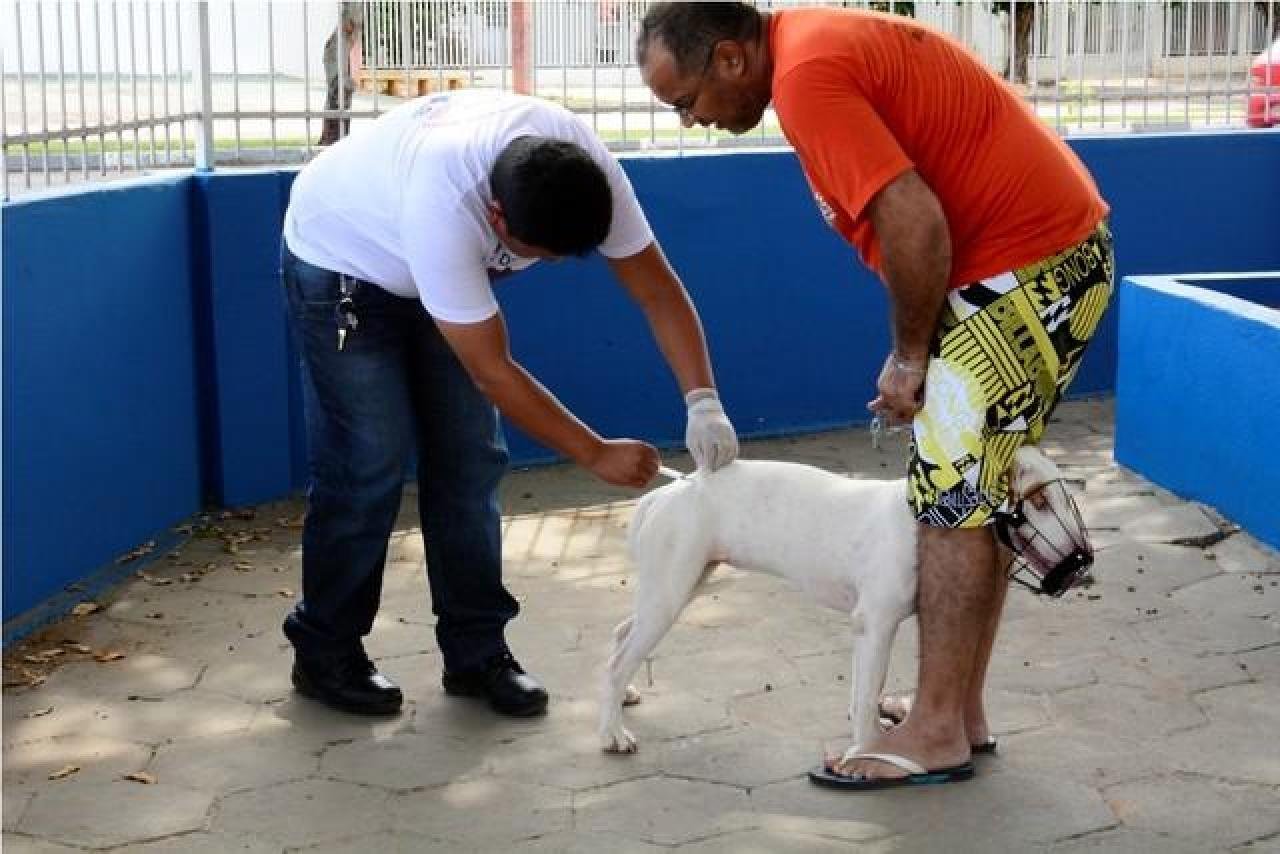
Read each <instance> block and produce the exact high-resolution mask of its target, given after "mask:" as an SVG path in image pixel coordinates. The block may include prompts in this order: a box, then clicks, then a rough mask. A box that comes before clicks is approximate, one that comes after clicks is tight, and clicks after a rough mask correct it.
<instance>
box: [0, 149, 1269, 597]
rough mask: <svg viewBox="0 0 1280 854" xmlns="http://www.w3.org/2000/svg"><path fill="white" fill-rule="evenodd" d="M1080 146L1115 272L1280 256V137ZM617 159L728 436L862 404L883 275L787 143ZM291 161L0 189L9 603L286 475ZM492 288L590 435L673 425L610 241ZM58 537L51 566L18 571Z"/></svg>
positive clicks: (527, 353) (842, 416)
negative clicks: (701, 355)
mask: <svg viewBox="0 0 1280 854" xmlns="http://www.w3.org/2000/svg"><path fill="white" fill-rule="evenodd" d="M1071 144H1072V145H1073V147H1075V148H1076V150H1077V151H1079V152H1080V154H1081V156H1082V157H1083V159H1084V160H1085V162H1086V163H1087V164H1088V165H1089V167H1090V169H1091V170H1092V171H1093V172H1094V174H1095V175H1096V176H1097V178H1098V181H1099V184H1100V185H1101V187H1102V190H1103V193H1104V194H1105V195H1106V196H1107V198H1108V199H1109V200H1110V202H1111V203H1112V206H1113V208H1114V212H1113V218H1112V224H1113V227H1114V230H1115V232H1116V236H1117V250H1118V251H1117V255H1118V266H1119V270H1120V272H1121V273H1122V274H1133V273H1145V272H1165V271H1168V270H1172V269H1191V270H1229V271H1238V270H1263V269H1277V268H1280V241H1277V240H1276V239H1275V233H1276V229H1275V224H1276V223H1277V222H1280V135H1278V134H1271V133H1252V134H1250V133H1225V134H1203V135H1198V134H1192V135H1182V136H1169V137H1113V138H1097V139H1087V138H1082V139H1077V140H1073V141H1072V143H1071ZM625 167H626V169H627V171H628V173H629V174H630V175H631V177H632V180H633V182H634V183H635V186H636V189H637V192H638V194H639V196H640V199H641V202H642V203H643V204H644V205H645V208H646V211H647V212H648V215H649V217H650V220H651V222H652V224H653V226H654V229H655V231H656V232H657V234H658V236H659V238H660V240H661V241H662V243H663V245H664V247H665V249H666V251H667V253H668V255H669V256H670V257H671V258H672V260H673V261H674V263H675V265H676V267H677V269H678V270H679V271H680V273H681V275H682V277H683V278H684V280H685V283H686V285H687V286H688V287H689V290H690V292H691V293H692V294H693V296H694V299H695V301H696V302H697V304H698V306H699V308H700V310H701V312H702V316H703V320H704V323H705V324H706V328H707V333H708V337H709V340H710V342H711V346H712V351H713V355H714V357H715V360H716V366H717V368H718V374H719V381H720V385H721V387H722V389H723V392H724V397H725V401H726V404H727V405H728V406H729V410H730V414H731V415H732V417H733V419H734V421H735V423H736V425H737V426H738V428H739V430H740V431H741V433H742V434H743V435H748V436H753V435H768V434H776V433H781V432H787V431H798V430H810V429H817V428H823V427H832V426H838V425H844V424H850V423H857V422H863V421H865V420H866V417H867V416H866V412H865V409H864V405H865V403H866V401H867V400H869V399H870V398H871V397H872V392H873V382H874V378H875V376H876V372H877V371H878V369H879V366H880V361H881V359H882V358H883V353H884V351H885V348H886V347H887V344H888V336H887V331H886V324H887V321H886V316H885V314H886V311H885V310H886V303H885V299H884V295H883V292H882V289H881V287H880V285H879V284H878V283H877V282H876V281H875V279H874V278H873V277H872V276H871V275H869V274H868V273H867V272H866V271H865V270H863V269H862V268H861V267H860V266H859V265H858V263H857V261H856V260H855V257H854V254H853V252H852V251H851V250H850V249H848V248H847V247H845V246H844V245H843V244H842V243H841V242H840V241H839V240H838V239H837V238H836V236H835V235H834V234H833V233H832V232H830V231H829V230H828V229H827V228H826V227H825V226H824V225H823V224H822V220H821V218H820V217H819V215H818V213H817V211H816V210H815V209H814V206H813V204H812V202H811V199H810V194H809V192H808V189H807V187H806V185H805V182H804V179H803V177H802V175H801V174H800V171H799V168H798V166H797V164H796V161H795V158H794V156H793V155H791V154H790V153H787V152H767V153H738V152H734V153H719V154H706V155H692V156H685V157H635V158H627V159H626V160H625ZM292 178H293V174H292V172H290V171H279V172H276V171H271V172H255V173H216V174H214V175H208V176H196V177H187V178H180V179H176V180H166V181H158V182H152V183H150V184H148V185H146V186H133V187H115V186H113V187H110V188H91V189H87V190H84V191H79V192H76V193H74V194H70V195H65V196H61V197H57V198H50V199H41V200H34V201H31V202H21V203H16V204H10V205H8V206H6V207H5V208H4V209H3V215H4V218H5V227H4V236H3V250H4V277H5V281H4V312H5V313H4V323H5V329H4V331H5V352H4V355H5V365H4V380H5V388H4V408H5V442H4V465H5V479H4V480H5V487H4V488H5V519H4V523H5V533H6V537H5V585H6V588H5V592H6V597H5V598H6V601H5V615H6V617H8V616H9V615H11V614H14V613H16V612H18V611H20V610H22V608H24V607H26V606H27V605H29V604H30V603H31V601H33V599H34V598H38V597H39V596H43V595H47V594H48V593H49V592H51V591H53V590H56V589H58V587H60V586H61V584H63V583H64V580H65V579H69V578H74V577H78V576H80V575H83V574H85V573H87V572H89V571H91V570H92V569H93V568H94V567H96V566H98V565H101V564H102V563H103V562H106V561H109V560H110V559H111V558H112V557H114V556H115V555H117V554H119V553H120V552H122V551H124V550H126V549H127V548H129V547H132V546H133V545H136V544H137V543H138V542H140V541H142V540H145V539H147V538H148V537H149V536H150V535H151V534H152V533H153V532H155V531H157V530H159V529H161V528H163V527H164V526H166V525H167V524H169V522H170V521H172V520H173V519H175V518H179V517H181V516H183V515H186V514H187V513H189V512H190V511H191V510H192V509H194V508H195V507H196V506H197V503H198V501H199V498H200V496H201V495H207V496H209V497H211V499H212V500H214V501H215V502H218V503H224V504H242V503H250V502H256V501H261V500H265V499H268V498H273V497H277V496H279V495H281V494H283V493H285V492H287V491H288V490H289V489H290V488H291V487H293V488H296V487H298V486H300V485H301V484H302V481H303V477H304V471H303V455H302V444H301V420H300V408H299V395H298V388H297V377H296V371H295V370H294V364H295V362H296V359H295V357H294V355H293V353H292V351H291V349H290V347H289V342H288V337H287V333H286V324H285V319H284V313H283V304H282V301H281V298H280V294H279V289H278V286H277V283H276V275H277V269H278V257H277V251H278V235H279V225H280V221H281V217H282V215H283V210H284V207H285V205H286V203H287V197H288V188H289V185H290V184H291V182H292ZM499 299H500V300H501V302H502V303H503V305H504V309H505V311H506V312H507V316H508V321H509V325H510V328H511V335H512V341H513V347H514V349H515V351H516V353H517V355H518V356H519V357H520V358H521V360H522V361H523V362H524V363H525V364H526V365H527V366H528V367H529V368H530V369H531V370H532V371H533V372H534V373H535V374H536V375H537V376H539V377H540V378H541V379H542V380H543V381H544V382H545V383H546V384H547V385H548V386H550V387H551V388H552V389H553V390H554V391H555V392H556V393H557V394H558V395H559V396H560V397H561V398H562V399H563V400H564V401H565V402H566V403H568V404H569V405H570V406H571V407H572V408H573V409H574V410H575V411H576V412H577V413H578V414H579V415H581V416H582V417H583V418H584V419H586V420H587V421H588V422H589V423H591V424H592V425H594V426H595V427H596V428H597V429H599V430H600V431H601V432H604V433H606V434H611V435H619V434H626V435H632V436H641V437H644V438H648V439H650V440H653V441H656V442H659V443H662V444H668V445H671V444H678V443H679V441H680V439H681V436H682V431H683V414H682V412H681V409H680V402H679V399H678V396H677V394H676V393H675V385H674V383H673V381H672V380H671V378H670V377H669V375H668V374H667V373H666V370H665V367H664V366H663V364H662V362H661V360H660V358H659V357H658V355H657V352H656V349H655V347H654V345H653V344H652V342H651V341H650V339H649V337H648V334H647V331H646V329H645V326H644V322H643V318H642V317H641V315H640V313H639V311H638V310H637V309H635V308H634V307H632V306H631V305H630V304H629V303H628V301H627V300H626V299H625V297H624V296H623V295H622V292H621V291H620V290H619V289H618V288H617V287H616V286H615V285H614V284H613V283H612V280H611V279H610V277H609V276H608V273H607V269H606V268H605V266H604V265H603V264H602V263H600V262H598V261H592V262H566V263H563V264H556V265H540V267H539V268H537V269H535V270H533V271H531V272H529V273H526V274H523V275H521V276H517V277H515V278H514V279H512V280H510V281H509V282H507V283H504V284H503V285H502V286H500V288H499ZM77 330H78V333H77ZM116 330H128V331H127V332H124V331H121V332H116ZM104 333H110V334H104ZM1115 337H1116V317H1115V312H1112V313H1110V314H1109V316H1108V318H1107V319H1106V321H1105V322H1104V323H1103V326H1102V328H1101V330H1100V332H1099V337H1098V341H1097V342H1096V345H1095V347H1094V349H1093V350H1091V352H1090V354H1089V356H1088V357H1087V358H1086V360H1085V363H1084V366H1083V367H1082V370H1081V373H1080V376H1079V378H1078V379H1077V382H1076V385H1075V388H1074V391H1075V392H1076V393H1078V394H1088V393H1098V392H1106V391H1109V390H1110V389H1112V388H1113V383H1114V376H1115V349H1116V343H1115ZM82 366H84V367H82ZM197 391H199V394H197V393H196V392H197ZM197 413H198V416H199V417H197ZM58 419H61V423H59V422H58ZM511 445H512V450H513V454H514V457H515V459H516V460H517V462H530V461H535V460H541V459H548V458H549V454H548V453H547V452H546V451H545V450H544V449H542V448H539V447H537V446H535V445H533V444H532V443H531V442H528V441H527V440H525V439H523V438H521V437H519V436H513V438H512V442H511ZM108 472H109V473H111V477H107V476H106V473H108ZM86 475H88V477H86ZM87 481H92V483H90V484H89V485H88V486H86V482H87ZM135 495H136V497H137V499H138V500H135ZM68 496H71V498H70V499H69V503H68ZM55 497H57V499H58V500H57V501H55V500H54V499H55ZM116 505H119V506H116ZM68 508H70V509H69V510H68ZM89 520H92V521H89ZM82 528H85V529H91V530H83V531H82V530H81V529H82ZM50 540H58V541H59V543H58V546H57V550H56V553H55V557H56V561H55V562H54V564H53V565H52V568H49V569H47V570H46V569H45V568H44V566H43V565H42V566H41V569H40V570H39V574H38V575H37V576H31V577H30V579H29V581H21V582H18V581H13V582H11V580H10V579H11V578H16V577H18V576H19V575H28V574H30V573H31V572H32V570H31V569H30V568H29V567H30V566H32V564H31V563H30V559H31V557H32V556H35V555H47V554H49V553H47V552H45V551H44V550H43V546H42V544H43V543H46V542H48V541H50ZM22 567H27V569H25V570H24V569H22ZM46 573H47V574H46ZM11 584H21V585H27V587H26V588H24V589H26V590H27V592H26V593H25V594H22V595H19V594H18V593H17V592H15V593H13V594H10V592H9V591H10V586H11ZM16 590H17V588H15V591H16Z"/></svg>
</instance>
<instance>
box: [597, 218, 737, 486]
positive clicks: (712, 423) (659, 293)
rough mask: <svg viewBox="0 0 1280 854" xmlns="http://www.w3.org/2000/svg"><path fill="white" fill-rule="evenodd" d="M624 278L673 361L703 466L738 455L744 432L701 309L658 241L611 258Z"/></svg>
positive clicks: (690, 443) (692, 448)
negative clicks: (724, 391) (729, 413)
mask: <svg viewBox="0 0 1280 854" xmlns="http://www.w3.org/2000/svg"><path fill="white" fill-rule="evenodd" d="M609 266H610V267H612V268H613V273H614V275H615V276H617V278H618V281H620V282H621V283H622V286H623V287H624V288H626V289H627V292H628V293H629V294H631V298H632V299H634V300H635V301H636V303H637V304H639V306H640V309H641V310H642V311H643V312H644V315H645V318H646V319H647V320H648V321H649V328H650V329H651V330H652V331H653V337H654V339H655V340H657V342H658V348H659V349H660V350H662V355H663V356H664V357H665V358H666V360H667V364H668V365H670V366H671V372H672V373H673V374H674V375H675V378H676V382H677V383H679V385H680V391H681V392H683V394H684V400H685V405H686V407H687V408H688V416H689V420H688V424H687V426H686V428H685V445H686V446H687V447H688V448H689V452H690V453H691V454H692V455H693V459H694V462H695V463H696V464H697V466H698V468H710V469H711V470H712V471H715V470H716V469H718V468H721V467H722V466H726V465H728V464H729V463H731V462H733V461H734V459H735V458H736V457H737V456H738V437H737V435H736V434H735V433H734V431H733V425H732V424H731V423H730V422H729V419H728V417H726V416H725V414H724V408H723V407H722V406H721V405H720V396H719V393H718V392H717V391H716V388H715V377H714V376H713V375H712V372H711V357H710V356H708V355H707V342H706V338H705V336H704V335H703V333H702V323H701V322H700V321H699V320H698V312H697V311H696V310H695V309H694V307H693V303H692V301H690V299H689V294H688V292H686V291H685V289H684V285H683V284H681V282H680V279H679V277H678V276H676V273H675V271H674V270H672V269H671V265H670V264H669V263H667V259H666V256H664V255H663V254H662V249H661V248H660V247H659V246H658V244H657V243H656V242H653V243H650V244H649V245H648V246H646V247H645V248H644V249H641V250H640V251H639V252H637V253H636V254H634V255H630V256H628V257H626V258H614V259H609Z"/></svg>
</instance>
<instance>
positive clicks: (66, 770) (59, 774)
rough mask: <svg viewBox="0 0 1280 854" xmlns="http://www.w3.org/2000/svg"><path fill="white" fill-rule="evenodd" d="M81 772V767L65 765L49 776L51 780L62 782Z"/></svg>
mask: <svg viewBox="0 0 1280 854" xmlns="http://www.w3.org/2000/svg"><path fill="white" fill-rule="evenodd" d="M79 770H80V766H79V765H64V766H63V767H61V768H59V769H58V770H57V771H54V772H53V773H52V774H50V775H49V779H50V780H62V779H64V778H66V777H70V776H71V775H72V774H74V773H76V772H77V771H79Z"/></svg>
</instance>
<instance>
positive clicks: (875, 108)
mask: <svg viewBox="0 0 1280 854" xmlns="http://www.w3.org/2000/svg"><path fill="white" fill-rule="evenodd" d="M636 56H637V60H638V62H639V64H640V66H641V72H642V74H643V76H644V79H645V82H646V83H647V84H648V86H649V88H650V89H652V90H653V92H654V94H655V95H656V96H657V97H658V98H659V99H661V100H662V101H664V102H666V103H668V104H670V105H671V106H672V107H674V108H675V109H676V111H677V112H678V113H679V114H680V118H681V120H682V121H683V122H684V124H685V125H686V126H693V125H705V126H715V127H717V128H721V129H725V130H729V131H732V132H733V133H744V132H746V131H748V130H750V129H752V128H753V127H755V126H756V125H757V124H759V122H760V119H761V117H762V116H763V114H764V111H765V109H766V108H767V107H768V106H769V104H770V102H772V103H773V106H774V108H775V110H776V112H777V114H778V118H779V120H780V122H781V124H782V129H783V132H784V133H785V134H786V137H787V139H788V140H789V141H790V142H791V144H792V146H793V147H794V148H795V150H796V153H797V155H798V156H799V158H800V163H801V166H802V167H803V168H804V172H805V175H806V177H807V178H808V181H809V184H810V186H811V188H812V190H813V193H814V196H815V198H816V199H817V203H818V207H819V210H820V211H821V213H822V215H823V217H824V218H825V219H826V221H827V223H828V224H829V225H830V226H832V227H833V228H835V229H836V231H837V232H839V233H840V235H841V236H843V237H844V238H845V239H846V240H847V241H849V242H850V243H852V244H853V245H854V246H855V247H856V248H857V250H858V252H859V254H860V255H861V257H862V260H863V262H864V263H866V264H867V266H869V267H870V268H872V269H873V270H875V271H876V272H877V273H878V274H879V275H880V277H881V278H882V279H883V281H884V284H885V287H886V289H887V291H888V294H889V298H890V303H891V324H892V332H893V349H892V351H891V352H890V353H889V355H888V357H887V358H886V359H885V363H884V367H883V369H882V370H881V372H880V376H879V380H878V382H877V388H878V390H879V394H878V396H877V397H876V398H875V400H873V401H871V403H870V404H869V405H868V406H869V408H870V409H871V410H872V411H874V412H875V413H877V415H879V416H881V417H883V418H885V419H887V420H889V422H890V423H906V422H911V426H912V453H911V460H910V463H909V465H908V472H907V474H908V485H909V488H908V498H909V502H910V504H911V506H912V509H913V510H914V512H915V514H916V518H917V519H918V522H919V565H920V586H919V597H918V602H919V614H920V670H919V677H918V686H917V691H916V694H915V697H914V698H887V699H886V701H885V702H884V704H883V705H882V711H883V713H884V716H885V717H889V718H891V719H896V720H898V721H900V723H899V725H898V726H896V727H894V728H893V729H892V730H890V731H888V732H886V733H884V734H883V735H882V736H881V737H880V738H878V739H877V740H876V741H875V743H873V744H864V745H857V746H855V747H854V748H853V749H851V750H850V751H849V752H848V753H846V754H845V755H844V756H843V757H841V758H839V759H835V760H829V761H828V762H827V763H826V764H825V765H824V767H822V768H819V769H816V770H815V771H813V772H811V774H810V778H811V779H812V780H813V781H814V782H815V783H819V784H822V785H829V786H835V787H838V788H846V789H870V788H884V787H886V786H891V785H910V784H922V783H938V782H951V781H953V780H962V779H967V778H968V777H970V776H972V774H973V766H972V764H971V756H972V754H973V753H974V752H988V753H989V752H992V749H993V748H994V740H993V739H992V738H991V733H990V731H989V729H988V722H987V716H986V711H985V707H984V704H983V685H984V683H985V681H986V673H987V664H988V662H989V661H990V657H991V649H992V645H993V643H994V641H995V635H996V628H997V626H998V623H999V619H1000V612H1001V609H1002V607H1003V604H1004V595H1005V592H1006V590H1007V583H1006V580H1005V578H1004V577H1003V572H1002V569H1001V566H1000V563H999V554H998V551H997V546H996V543H995V540H994V538H993V536H992V530H991V527H990V525H991V523H992V521H993V514H994V513H995V512H996V511H997V510H998V509H999V508H1000V507H1001V506H1002V505H1003V504H1004V503H1005V499H1006V497H1007V494H1008V469H1009V465H1010V463H1011V461H1012V459H1013V455H1014V452H1015V451H1016V450H1017V448H1018V447H1019V445H1021V444H1023V443H1024V442H1026V443H1035V442H1038V441H1039V439H1040V436H1041V435H1042V433H1043V431H1044V427H1045V424H1046V422H1047V421H1048V418H1049V414H1050V412H1051V411H1052V410H1053V407H1054V406H1055V405H1056V403H1057V402H1058V400H1059V399H1060V397H1061V395H1062V393H1063V391H1064V390H1065V389H1066V387H1067V385H1068V384H1069V383H1070V381H1071V379H1072V378H1073V377H1074V376H1075V372H1076V369H1077V368H1078V367H1079V364H1080V359H1081V356H1082V355H1083V353H1084V348H1085V345H1086V344H1087V343H1088V341H1089V339H1090V338H1091V337H1092V335H1093V332H1094V330H1095V329H1096V328H1097V324H1098V321H1099V319H1100V317H1101V316H1102V313H1103V312H1104V311H1105V309H1106V306H1107V304H1108V302H1109V301H1110V297H1111V291H1112V287H1113V276H1114V256H1113V252H1112V246H1111V234H1110V231H1109V230H1108V228H1107V224H1106V216H1107V213H1108V208H1107V205H1106V203H1105V202H1104V201H1103V200H1102V198H1101V197H1100V196H1099V194H1098V191H1097V188H1096V187H1095V186H1094V183H1093V180H1092V179H1091V178H1090V176H1089V174H1088V173H1087V172H1086V171H1085V169H1084V167H1083V165H1082V164H1081V163H1080V161H1079V160H1078V159H1077V158H1076V156H1075V155H1074V154H1073V153H1072V152H1071V150H1070V149H1068V148H1067V146H1066V145H1065V144H1064V143H1063V142H1062V141H1061V140H1060V139H1059V138H1058V137H1057V136H1056V135H1055V134H1053V133H1052V132H1051V131H1050V130H1049V129H1048V128H1046V127H1045V126H1044V125H1043V124H1042V123H1041V122H1040V121H1039V119H1038V118H1037V117H1036V116H1035V115H1034V113H1032V111H1031V110H1030V108H1029V107H1028V106H1027V104H1026V103H1025V102H1024V101H1023V100H1022V99H1021V98H1020V97H1019V96H1018V95H1017V94H1016V93H1015V92H1014V91H1012V90H1011V89H1009V88H1008V87H1007V86H1006V85H1005V84H1004V83H1003V82H1002V81H1000V80H999V79H998V78H997V77H995V75H993V74H992V73H991V72H990V71H988V70H987V69H986V68H985V67H984V66H983V65H982V64H981V62H980V61H979V60H978V59H977V58H976V57H974V56H973V55H972V54H971V53H969V51H968V50H967V49H965V48H964V47H963V46H962V45H960V44H958V43H957V42H955V41H953V40H952V39H950V38H949V37H947V36H946V35H944V34H942V33H940V32H937V31H935V30H933V29H930V28H928V27H926V26H923V25H920V24H917V23H916V22H914V21H912V20H910V19H908V18H902V17H897V16H891V15H882V14H878V13H874V12H866V11H859V10H836V9H795V10H788V11H781V12H774V13H770V14H764V13H760V12H758V11H757V10H756V9H755V8H753V7H752V6H749V5H747V4H745V3H659V4H656V5H655V6H653V7H651V9H650V10H649V12H648V14H647V15H646V16H645V19H644V22H643V24H642V26H641V31H640V34H639V37H638V40H637V53H636Z"/></svg>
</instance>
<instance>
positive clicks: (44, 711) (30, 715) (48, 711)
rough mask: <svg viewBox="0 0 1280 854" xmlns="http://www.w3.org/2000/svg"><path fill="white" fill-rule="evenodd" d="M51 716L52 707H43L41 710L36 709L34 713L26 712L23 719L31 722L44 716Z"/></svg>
mask: <svg viewBox="0 0 1280 854" xmlns="http://www.w3.org/2000/svg"><path fill="white" fill-rule="evenodd" d="M51 714H53V706H45V707H44V708H43V709H36V710H34V711H30V712H27V713H26V714H25V715H23V717H24V718H26V719H27V720H31V719H32V718H42V717H44V716H45V715H51Z"/></svg>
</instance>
